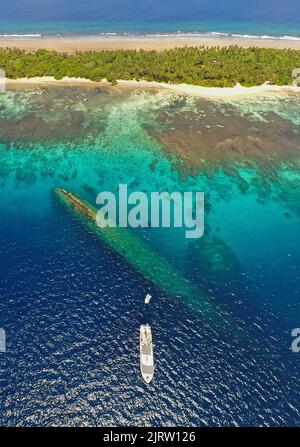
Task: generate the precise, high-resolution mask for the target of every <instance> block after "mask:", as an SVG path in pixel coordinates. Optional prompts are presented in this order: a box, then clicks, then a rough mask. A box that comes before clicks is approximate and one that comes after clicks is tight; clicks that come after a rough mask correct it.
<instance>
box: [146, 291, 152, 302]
mask: <svg viewBox="0 0 300 447" xmlns="http://www.w3.org/2000/svg"><path fill="white" fill-rule="evenodd" d="M151 298H152V296H151V295H150V294H149V293H147V295H146V298H145V304H149V303H150V301H151Z"/></svg>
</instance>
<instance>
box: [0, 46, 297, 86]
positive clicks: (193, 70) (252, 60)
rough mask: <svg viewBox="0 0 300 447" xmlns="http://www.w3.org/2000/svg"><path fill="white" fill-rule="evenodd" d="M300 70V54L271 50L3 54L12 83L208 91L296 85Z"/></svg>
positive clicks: (11, 51) (0, 53) (1, 63)
mask: <svg viewBox="0 0 300 447" xmlns="http://www.w3.org/2000/svg"><path fill="white" fill-rule="evenodd" d="M298 67H300V51H298V50H288V49H287V50H277V49H271V48H268V49H266V48H241V47H238V46H229V47H223V48H219V47H215V48H206V47H185V48H175V49H172V50H165V51H161V52H157V51H143V50H139V51H136V50H118V51H99V52H93V51H87V52H80V53H76V54H62V53H57V52H55V51H48V50H38V51H36V52H30V53H29V52H26V51H24V50H19V49H0V68H2V69H3V70H5V72H6V76H7V77H8V78H12V79H16V78H20V77H36V76H54V77H55V78H56V79H61V78H63V77H64V76H69V77H81V78H87V79H90V80H93V81H100V80H102V79H104V78H106V79H107V80H108V81H111V82H112V83H113V84H114V83H116V81H117V79H144V80H147V81H158V82H171V83H188V84H197V85H203V86H218V87H230V86H233V85H235V84H236V83H237V82H240V83H241V84H242V85H245V86H252V85H259V84H262V83H264V82H266V81H269V82H271V83H273V84H277V85H287V84H291V82H292V71H293V69H295V68H298Z"/></svg>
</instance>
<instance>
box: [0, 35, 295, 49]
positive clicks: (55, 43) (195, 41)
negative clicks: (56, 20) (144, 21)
mask: <svg viewBox="0 0 300 447" xmlns="http://www.w3.org/2000/svg"><path fill="white" fill-rule="evenodd" d="M200 45H205V46H208V47H213V46H220V47H224V46H229V45H238V46H241V47H245V48H246V47H260V48H278V49H283V48H291V49H298V50H300V39H299V38H298V39H292V38H288V37H286V38H284V37H283V38H280V39H279V38H277V39H276V38H272V37H271V36H269V37H268V36H265V37H255V36H234V35H231V36H230V35H228V36H225V35H218V34H216V35H214V34H188V33H187V34H178V35H176V34H167V35H165V34H160V35H155V34H151V35H122V36H118V35H116V36H110V35H105V36H103V35H101V36H97V35H90V36H88V35H87V36H20V37H16V36H0V47H3V48H13V47H15V48H20V49H24V50H28V51H35V50H38V49H40V48H42V49H47V50H56V51H59V52H64V53H75V52H76V51H103V50H121V49H123V50H132V49H135V50H138V49H144V50H157V51H162V50H167V49H171V48H175V47H185V46H200Z"/></svg>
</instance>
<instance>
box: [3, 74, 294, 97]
mask: <svg viewBox="0 0 300 447" xmlns="http://www.w3.org/2000/svg"><path fill="white" fill-rule="evenodd" d="M117 82H118V84H117V86H114V87H112V86H111V83H110V82H108V81H107V80H106V79H103V80H102V81H99V82H95V81H91V80H90V79H85V78H69V77H64V78H62V79H60V80H57V79H55V78H54V77H53V76H44V77H35V78H19V79H9V78H5V79H4V80H3V82H2V85H8V86H16V85H32V84H54V85H90V86H108V87H111V88H117V87H127V88H145V89H147V88H155V89H163V90H168V91H171V92H172V91H173V92H176V93H180V94H186V95H191V96H199V97H204V98H243V97H253V96H267V95H272V94H288V93H298V94H300V87H297V86H292V85H285V86H279V85H269V84H262V85H259V86H254V87H243V86H241V85H240V84H236V85H235V86H234V87H202V86H200V85H192V84H168V83H164V82H155V81H152V82H148V81H143V80H140V81H136V80H122V79H120V80H118V81H117Z"/></svg>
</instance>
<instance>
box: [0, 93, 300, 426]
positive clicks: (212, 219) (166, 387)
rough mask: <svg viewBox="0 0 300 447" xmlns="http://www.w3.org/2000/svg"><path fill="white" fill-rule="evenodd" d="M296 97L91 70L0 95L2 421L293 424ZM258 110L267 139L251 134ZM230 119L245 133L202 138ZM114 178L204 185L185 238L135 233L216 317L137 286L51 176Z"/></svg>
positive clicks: (75, 185)
mask: <svg viewBox="0 0 300 447" xmlns="http://www.w3.org/2000/svg"><path fill="white" fill-rule="evenodd" d="M299 102H300V100H299V97H297V96H293V95H291V96H280V97H272V98H264V99H261V100H255V101H254V100H244V102H241V101H240V100H239V101H234V102H232V101H231V102H224V101H222V102H220V101H212V102H211V101H207V100H200V99H197V100H196V99H193V98H191V97H182V96H176V95H174V94H171V93H168V92H160V91H156V90H149V91H140V90H124V89H119V88H116V89H102V88H100V89H99V88H97V89H94V88H90V87H88V88H86V87H85V88H81V87H57V88H54V87H39V86H36V87H33V88H30V89H25V90H24V89H23V88H18V89H16V90H11V91H8V92H6V93H5V94H2V95H1V96H0V135H1V152H0V161H1V164H0V171H1V179H0V186H1V188H0V199H1V205H2V207H1V222H0V228H1V231H0V237H1V267H0V269H1V276H0V284H1V287H0V294H1V299H0V310H1V313H0V327H3V328H4V329H5V331H6V336H7V352H6V354H1V357H0V381H1V388H0V390H1V391H0V399H1V410H0V423H1V424H2V425H112V426H113V425H297V424H299V421H300V415H299V397H298V396H299V383H298V380H297V377H298V365H299V359H298V356H297V354H295V353H293V352H292V351H291V349H290V345H291V341H292V338H291V335H290V333H291V330H292V329H293V328H294V327H298V326H299V323H300V312H299V304H298V302H299V284H300V272H299V265H300V244H299V229H300V224H299V222H300V214H299V198H300V187H299V124H298V122H297V116H298V115H297V113H298V110H299ZM166 116H167V117H168V118H167V120H166ZM178 117H185V119H184V120H182V121H181V123H183V124H180V120H178ZM228 117H229V121H231V122H233V123H236V126H233V127H230V128H229V127H228V122H229V121H228ZM262 117H263V119H262ZM187 121H189V124H187ZM274 122H275V125H274ZM174 123H175V124H174ZM174 126H175V127H174ZM180 126H182V128H181V127H180ZM184 126H185V127H184ZM199 126H200V127H199ZM222 126H223V127H222ZM275 127H276V129H275ZM172 128H174V130H172ZM253 128H254V129H255V132H256V135H257V137H258V138H259V139H260V143H259V144H260V146H258V147H256V148H255V149H253V146H251V151H252V152H251V154H250V155H249V152H247V150H244V149H245V148H243V146H242V141H246V139H245V138H246V137H247V136H248V134H246V132H247V131H248V130H249V134H250V135H252V132H253ZM267 128H268V129H271V131H272V132H277V135H278V138H277V139H276V142H278V141H279V142H280V144H281V143H282V149H281V147H280V144H279V143H278V145H277V146H276V148H274V147H271V144H270V147H268V139H267V135H268V133H267V131H266V130H267ZM188 129H189V130H188ZM205 129H206V130H205ZM212 129H213V130H214V132H213V130H212ZM241 129H243V134H241V133H239V132H241ZM193 131H194V132H195V133H197V132H198V133H197V135H199V137H198V138H199V148H200V149H199V155H198V153H197V140H195V139H194V137H193ZM271 131H270V141H271V142H272V141H273V140H272V135H271ZM172 132H175V134H174V136H172V138H173V140H172V141H173V142H174V144H176V145H177V149H176V150H175V148H174V151H173V154H172V147H169V146H168V145H167V143H168V141H170V134H171V133H172ZM199 132H202V134H201V133H199ZM209 132H213V133H214V135H213V134H212V137H210V136H209V134H208V133H209ZM218 132H219V133H218ZM222 132H224V134H223V133H222ZM237 134H238V136H239V137H245V138H244V139H242V138H241V140H237V139H235V145H238V148H239V151H238V152H237V151H236V150H234V151H232V152H233V156H230V158H226V157H225V158H224V156H223V155H222V156H220V152H217V151H213V149H214V145H213V144H211V147H212V149H211V152H210V153H209V154H208V152H206V153H205V151H204V150H202V149H201V148H202V146H203V141H204V140H205V141H208V142H209V141H212V139H211V138H218V139H219V140H218V142H217V143H220V144H221V143H223V142H224V141H228V139H234V138H236V136H237ZM216 135H217V136H216ZM183 140H184V141H185V143H186V147H185V151H182V146H181V145H182V141H183ZM195 141H196V143H195ZM209 147H210V146H209ZM225 147H226V146H225ZM178 148H179V149H178ZM287 148H288V152H287ZM235 149H236V148H235ZM248 149H249V148H248ZM227 153H228V152H227V151H225V154H227ZM237 154H238V155H237ZM195 157H199V159H200V160H204V161H202V164H201V163H200V164H199V165H198V164H197V158H195ZM191 160H192V161H193V163H194V165H196V166H197V169H192V168H191ZM195 160H196V162H195ZM119 183H127V184H128V185H129V190H132V191H134V190H142V191H145V192H146V193H148V194H149V193H150V192H151V191H163V190H168V191H170V192H172V191H174V190H177V191H184V190H187V191H189V190H200V191H204V192H205V194H206V226H205V235H204V237H203V238H202V239H200V240H198V241H188V240H186V239H184V238H183V237H182V231H177V230H176V231H175V230H173V231H172V230H167V229H162V230H155V229H143V230H137V233H138V234H139V235H140V237H144V238H145V240H146V241H147V242H148V243H149V244H150V245H151V246H152V247H153V248H154V249H155V250H157V251H158V252H159V253H160V254H162V255H163V256H165V257H166V258H167V259H168V260H169V262H170V263H174V264H175V265H176V267H177V268H180V269H181V270H182V272H183V274H184V275H186V277H188V278H191V279H192V281H194V282H195V283H196V284H197V286H198V287H199V288H201V290H202V291H203V293H205V296H207V297H208V298H209V299H210V301H211V303H212V305H213V306H214V307H215V308H216V309H217V310H218V312H219V314H220V315H221V316H222V315H224V316H225V315H226V317H228V316H230V319H231V321H232V322H233V325H232V327H233V328H234V329H233V330H232V331H230V332H228V331H226V328H225V330H224V328H222V327H220V325H219V324H214V323H213V322H211V321H210V320H206V319H205V315H203V314H202V313H200V312H198V311H197V309H195V308H194V307H193V305H192V303H191V305H189V304H187V303H183V302H182V301H181V300H180V299H179V297H174V296H172V295H171V294H170V293H168V291H160V290H159V289H158V288H157V287H155V286H153V285H152V284H151V283H150V282H149V281H148V280H147V279H146V278H144V277H143V276H142V275H141V274H140V273H138V272H136V271H134V270H133V269H132V268H131V267H130V266H129V265H127V264H126V263H125V262H124V261H123V260H122V259H121V258H120V257H119V256H117V255H116V254H115V253H113V252H112V251H111V250H110V249H109V248H107V247H106V246H104V245H103V244H101V242H100V241H99V240H97V239H96V238H95V237H94V236H93V234H91V233H89V232H86V231H85V230H84V229H83V228H82V227H81V226H80V224H79V222H78V221H77V220H76V219H75V218H72V217H70V215H69V214H68V213H66V211H65V210H64V209H63V208H62V207H60V206H59V204H58V203H57V202H56V201H55V199H54V198H53V195H52V193H51V191H52V188H53V187H54V186H57V185H60V186H64V187H65V188H67V189H69V190H71V191H75V192H77V193H79V194H81V195H82V196H83V197H85V198H86V199H87V200H89V201H90V202H91V203H95V197H96V194H97V193H98V192H100V191H103V190H107V191H117V188H118V185H119ZM149 290H151V291H152V294H153V296H154V298H153V302H152V304H151V306H150V307H145V305H144V304H143V298H144V296H145V294H146V293H147V292H148V291H149ZM144 321H149V322H150V323H151V324H152V327H153V336H154V342H155V357H156V373H155V379H154V381H153V383H152V384H151V385H150V386H146V385H145V384H144V383H143V382H142V379H141V377H140V373H139V363H138V362H139V357H138V354H139V353H138V343H137V340H138V329H139V325H140V323H141V322H144ZM226 332H227V333H226Z"/></svg>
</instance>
